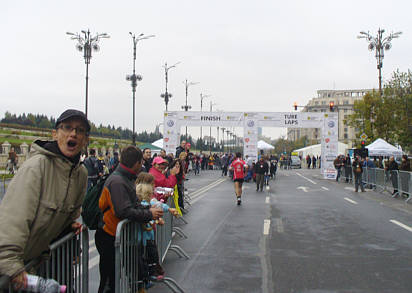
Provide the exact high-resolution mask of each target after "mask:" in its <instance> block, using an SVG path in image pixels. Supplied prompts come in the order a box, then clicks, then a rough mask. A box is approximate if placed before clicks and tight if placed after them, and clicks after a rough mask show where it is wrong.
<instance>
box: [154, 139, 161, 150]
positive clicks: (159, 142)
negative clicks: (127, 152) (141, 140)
mask: <svg viewBox="0 0 412 293" xmlns="http://www.w3.org/2000/svg"><path fill="white" fill-rule="evenodd" d="M152 145H154V146H157V147H158V148H160V149H162V148H163V138H161V139H158V140H156V141H154V142H152Z"/></svg>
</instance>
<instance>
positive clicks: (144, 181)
mask: <svg viewBox="0 0 412 293" xmlns="http://www.w3.org/2000/svg"><path fill="white" fill-rule="evenodd" d="M136 184H137V185H136V195H137V197H138V198H139V200H140V203H141V205H143V206H149V205H150V206H152V207H160V208H162V209H163V211H164V212H167V211H169V212H170V213H171V214H172V215H174V216H177V214H178V212H177V210H176V209H174V208H170V207H169V206H168V205H167V204H165V203H163V202H161V201H158V200H157V199H156V198H155V197H154V195H153V194H154V186H155V184H154V176H153V175H152V174H149V173H140V174H139V176H137V180H136ZM155 224H156V223H155V222H154V221H150V222H149V223H147V224H145V225H144V226H143V245H144V246H145V247H146V252H147V265H148V269H149V276H150V277H152V278H155V279H162V278H163V277H164V273H165V272H164V270H163V268H162V267H161V265H160V264H159V255H158V252H157V245H156V243H155V235H154V230H153V229H154V228H155ZM157 224H159V225H163V224H164V220H163V219H162V218H160V219H159V220H158V222H157Z"/></svg>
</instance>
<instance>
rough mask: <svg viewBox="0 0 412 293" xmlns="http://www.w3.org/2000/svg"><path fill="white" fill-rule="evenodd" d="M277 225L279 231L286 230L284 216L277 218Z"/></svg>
mask: <svg viewBox="0 0 412 293" xmlns="http://www.w3.org/2000/svg"><path fill="white" fill-rule="evenodd" d="M276 226H277V230H278V233H283V232H284V229H283V222H282V218H277V219H276Z"/></svg>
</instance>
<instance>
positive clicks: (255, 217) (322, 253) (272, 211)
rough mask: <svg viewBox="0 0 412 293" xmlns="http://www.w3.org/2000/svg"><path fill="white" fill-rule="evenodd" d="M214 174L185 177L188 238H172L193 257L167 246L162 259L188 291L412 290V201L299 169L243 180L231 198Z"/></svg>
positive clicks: (320, 292)
mask: <svg viewBox="0 0 412 293" xmlns="http://www.w3.org/2000/svg"><path fill="white" fill-rule="evenodd" d="M221 179H222V177H220V173H219V172H217V171H216V172H211V171H208V172H205V173H203V174H202V175H201V176H198V177H196V178H193V176H191V177H190V180H189V181H187V183H186V186H187V188H188V189H189V190H188V191H189V192H191V193H192V194H193V197H194V199H193V201H192V202H193V205H192V207H191V209H190V211H189V213H188V214H187V215H186V216H185V218H186V220H187V221H188V224H186V225H184V224H180V226H181V228H182V229H183V231H184V232H185V233H186V234H187V235H188V237H189V238H188V239H181V238H180V237H175V238H174V240H173V244H177V245H179V246H181V247H182V248H183V249H184V250H185V252H186V253H187V254H188V255H189V256H190V257H191V258H190V259H189V260H186V259H184V258H179V257H178V256H177V255H176V254H175V253H174V252H169V253H168V255H167V257H166V259H165V263H164V268H165V269H166V272H167V276H169V277H171V278H173V279H174V280H176V281H177V282H178V283H179V285H180V286H182V287H183V288H184V289H185V292H205V293H209V292H263V293H272V292H279V293H284V292H311V293H314V292H316V293H326V292H334V293H335V292H345V293H346V292H371V293H372V292H373V293H376V292H380V293H382V292H391V293H394V292H397V293H400V292H405V293H406V292H409V293H410V292H412V205H411V204H405V203H404V202H403V201H401V200H400V199H393V198H390V196H389V195H388V194H380V193H376V192H373V191H367V192H365V193H355V192H354V191H353V187H351V185H348V184H345V183H337V182H335V181H328V180H324V179H322V178H321V176H320V173H319V170H306V169H304V170H280V171H279V173H278V176H277V178H276V180H274V181H271V182H270V189H269V190H266V189H265V190H264V192H256V191H255V190H256V189H255V185H254V184H252V183H245V185H244V196H243V201H242V205H241V206H237V205H236V203H235V195H234V189H233V183H232V182H231V181H230V180H228V179H226V180H221ZM213 182H215V184H212V185H210V184H211V183H213ZM206 185H209V186H211V188H210V189H207V188H205V189H203V190H204V192H202V190H200V191H199V188H201V187H203V186H206ZM150 292H153V293H157V292H168V289H167V288H166V287H165V286H164V285H162V284H159V285H156V286H155V287H153V288H151V289H150Z"/></svg>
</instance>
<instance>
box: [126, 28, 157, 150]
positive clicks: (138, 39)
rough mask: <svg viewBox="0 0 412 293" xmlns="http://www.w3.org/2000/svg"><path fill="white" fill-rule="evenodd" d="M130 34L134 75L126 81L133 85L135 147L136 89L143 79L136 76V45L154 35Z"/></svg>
mask: <svg viewBox="0 0 412 293" xmlns="http://www.w3.org/2000/svg"><path fill="white" fill-rule="evenodd" d="M129 34H130V35H131V36H132V39H133V74H132V75H126V80H127V81H131V83H132V92H133V134H132V140H133V145H136V132H135V108H136V107H135V99H136V87H137V81H141V80H142V79H143V77H142V76H141V75H139V74H137V75H136V45H137V42H139V41H141V40H146V39H149V38H152V37H154V35H150V36H145V35H144V34H140V35H138V36H137V37H136V36H135V34H132V33H131V32H129Z"/></svg>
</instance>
